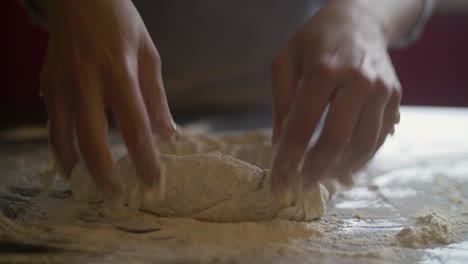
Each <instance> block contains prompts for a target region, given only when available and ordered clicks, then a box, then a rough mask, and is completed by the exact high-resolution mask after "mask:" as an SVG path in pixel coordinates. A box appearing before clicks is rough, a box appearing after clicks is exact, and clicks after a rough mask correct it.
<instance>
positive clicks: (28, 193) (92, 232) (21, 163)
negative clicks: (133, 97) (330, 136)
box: [0, 108, 468, 263]
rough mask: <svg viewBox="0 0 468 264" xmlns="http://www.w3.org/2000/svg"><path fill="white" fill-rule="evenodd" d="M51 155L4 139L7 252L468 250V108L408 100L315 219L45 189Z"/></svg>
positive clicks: (403, 256) (58, 258) (2, 226)
mask: <svg viewBox="0 0 468 264" xmlns="http://www.w3.org/2000/svg"><path fill="white" fill-rule="evenodd" d="M200 124H201V123H199V124H198V125H197V127H200ZM111 145H112V146H113V149H114V152H115V153H121V152H122V149H123V148H122V144H121V143H120V141H119V140H113V142H112V144H111ZM47 160H48V157H47V150H46V144H44V143H36V144H22V143H17V144H6V145H5V146H4V147H3V148H2V150H1V151H0V168H1V172H0V183H1V185H0V263H3V262H7V263H8V262H11V263H54V262H56V263H62V262H66V263H75V262H76V263H82V262H99V263H123V262H125V263H140V262H142V263H144V262H152V263H292V262H294V263H310V262H317V263H363V262H365V263H395V262H400V263H414V262H421V263H467V262H468V192H467V191H466V190H467V188H468V109H445V108H404V109H403V110H402V118H401V124H400V125H399V126H398V127H397V129H396V134H395V136H394V137H392V138H389V139H388V140H387V142H386V144H385V145H384V147H383V148H382V149H381V150H380V151H379V153H378V155H377V156H376V157H375V159H374V160H373V161H372V162H371V164H369V165H368V166H367V168H365V169H364V170H363V171H362V172H361V173H360V175H358V177H357V178H356V183H355V186H354V187H353V188H350V189H342V190H339V191H338V192H337V193H336V194H335V195H334V196H333V197H332V199H331V201H330V202H328V204H327V207H328V209H327V213H326V215H325V216H324V217H323V218H321V219H320V220H316V221H313V222H310V223H296V222H289V221H280V220H274V221H267V222H259V223H224V224H221V223H206V222H200V221H195V220H191V219H167V218H162V217H157V216H154V215H151V214H145V213H142V212H134V214H133V215H132V216H128V215H125V216H124V215H122V216H114V215H113V216H109V215H106V214H105V213H103V212H102V210H101V205H100V204H92V205H87V204H80V203H75V202H73V201H72V199H71V193H70V191H69V189H68V185H67V183H65V182H62V181H60V180H59V181H56V182H54V184H53V185H52V189H51V191H50V192H49V193H48V194H40V192H39V190H40V186H41V182H42V177H41V176H40V175H41V173H40V172H41V171H42V170H43V169H44V168H45V167H46V166H47V164H48V163H47Z"/></svg>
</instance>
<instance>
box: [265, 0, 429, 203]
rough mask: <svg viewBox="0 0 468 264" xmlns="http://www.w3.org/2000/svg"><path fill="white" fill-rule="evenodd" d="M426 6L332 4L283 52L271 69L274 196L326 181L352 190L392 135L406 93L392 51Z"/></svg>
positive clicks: (372, 1)
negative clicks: (354, 177) (355, 175)
mask: <svg viewBox="0 0 468 264" xmlns="http://www.w3.org/2000/svg"><path fill="white" fill-rule="evenodd" d="M423 7H424V1H423V0H407V1H406V0H405V1H403V0H401V1H397V0H329V1H327V2H326V3H325V5H324V6H323V7H322V9H321V10H320V11H319V12H318V13H317V14H315V15H314V16H313V17H311V18H310V19H309V20H308V21H307V22H306V23H305V24H304V25H303V26H302V28H300V29H299V30H298V31H297V33H296V34H295V35H294V36H293V37H292V38H291V39H290V40H289V42H288V43H287V44H286V45H285V46H284V48H283V49H282V50H280V52H279V53H278V55H277V56H276V58H275V59H274V61H273V64H272V84H273V87H272V91H273V115H274V116H273V123H274V125H273V144H274V146H275V147H274V149H275V150H276V151H275V153H274V158H273V163H272V177H271V181H272V183H271V185H272V192H273V193H274V194H277V195H278V194H284V193H288V192H289V191H291V188H292V186H293V185H296V184H298V183H299V182H302V186H303V187H304V188H305V190H308V188H309V187H310V186H311V184H312V183H314V182H317V181H318V180H320V179H321V178H324V177H334V178H337V179H338V180H339V181H341V182H342V183H347V182H348V183H349V180H350V179H351V175H352V174H353V172H355V171H357V170H359V169H360V168H361V167H362V166H363V165H365V164H366V163H367V161H368V160H369V159H370V158H372V156H373V155H374V154H375V152H376V151H377V150H378V149H379V147H380V146H381V145H382V144H383V142H384V141H385V138H386V136H387V134H389V133H392V130H393V128H394V124H395V123H397V122H398V118H399V112H398V107H399V104H400V99H401V94H402V92H401V85H400V82H399V80H398V77H397V76H396V73H395V70H394V68H393V66H392V63H391V61H390V58H389V55H388V52H387V48H388V47H389V46H391V45H392V44H394V43H397V42H398V41H399V40H400V39H401V38H403V37H405V36H406V35H407V34H408V33H409V32H410V31H411V29H412V28H413V26H414V25H415V23H416V22H417V21H418V19H419V17H420V16H421V13H422V10H423ZM327 108H328V109H329V110H328V114H327V116H326V119H325V124H324V127H323V130H322V132H321V134H320V136H319V138H318V141H317V143H316V144H314V145H313V146H311V147H308V144H309V141H310V139H311V137H312V134H313V133H314V131H315V129H316V128H317V124H318V122H319V120H320V118H321V116H322V115H323V114H324V112H325V111H326V109H327ZM301 162H303V166H302V168H300V167H301V166H300V164H301Z"/></svg>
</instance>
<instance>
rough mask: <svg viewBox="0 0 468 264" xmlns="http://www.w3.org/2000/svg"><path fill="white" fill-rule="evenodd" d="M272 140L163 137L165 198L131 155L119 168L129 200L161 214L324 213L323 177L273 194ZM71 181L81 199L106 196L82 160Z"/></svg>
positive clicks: (237, 217)
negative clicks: (144, 180) (283, 195)
mask: <svg viewBox="0 0 468 264" xmlns="http://www.w3.org/2000/svg"><path fill="white" fill-rule="evenodd" d="M242 142H245V143H242ZM268 142H269V140H268V139H267V137H265V136H263V135H261V134H259V133H257V134H252V133H250V134H247V135H239V136H233V135H231V136H227V137H225V138H223V137H214V136H211V137H210V136H207V135H185V136H184V138H183V139H182V140H179V141H177V142H175V143H172V142H168V141H163V140H158V141H157V145H158V149H159V150H160V153H161V154H162V155H161V157H160V163H161V172H162V175H163V176H164V179H165V183H164V184H165V186H164V187H165V190H166V193H165V197H164V199H161V198H159V197H158V192H157V190H148V189H146V188H145V186H143V185H142V184H141V183H140V181H139V180H138V177H137V175H136V171H135V169H134V167H133V165H132V162H131V159H130V158H129V157H128V156H127V155H124V156H123V157H121V158H120V159H119V160H118V161H117V162H116V168H117V174H118V176H119V177H121V178H122V180H123V182H124V184H125V188H126V190H127V192H126V196H125V198H124V200H125V203H126V204H128V205H130V206H131V207H134V208H138V209H141V210H143V211H146V212H151V213H154V214H156V215H160V216H166V217H190V218H194V219H197V220H204V221H214V222H241V221H262V220H269V219H287V220H294V221H310V220H313V219H317V218H319V217H321V216H322V215H323V214H324V213H325V203H326V201H327V200H328V199H329V193H328V191H327V190H326V188H325V187H324V186H323V185H321V184H319V183H317V184H315V185H314V186H313V187H312V188H311V189H310V191H308V192H307V193H303V192H302V190H301V189H300V186H298V190H297V191H294V192H293V195H292V196H291V199H288V200H280V199H274V197H272V196H271V191H270V173H269V170H267V169H265V168H268V167H269V162H270V160H271V147H270V145H269V143H268ZM71 186H72V192H73V195H74V199H75V200H76V201H86V202H96V201H100V200H102V199H103V197H102V195H101V193H100V191H99V188H97V186H96V185H95V184H94V181H93V180H92V178H91V177H90V176H89V175H88V173H87V172H86V169H85V168H84V166H82V165H79V166H77V167H76V168H75V169H74V170H73V172H72V175H71Z"/></svg>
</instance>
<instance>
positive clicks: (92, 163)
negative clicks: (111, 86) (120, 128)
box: [74, 65, 122, 195]
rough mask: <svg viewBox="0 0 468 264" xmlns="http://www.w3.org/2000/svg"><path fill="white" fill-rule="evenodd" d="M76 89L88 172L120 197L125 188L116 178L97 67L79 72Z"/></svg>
mask: <svg viewBox="0 0 468 264" xmlns="http://www.w3.org/2000/svg"><path fill="white" fill-rule="evenodd" d="M77 81H78V87H77V89H75V91H76V92H75V101H74V102H75V104H74V109H75V118H76V124H75V125H76V133H77V139H78V145H79V148H80V152H81V154H82V157H83V160H84V161H85V164H86V168H87V169H88V171H89V173H90V174H91V176H92V177H93V178H94V180H95V181H96V182H97V184H98V185H99V186H101V188H102V189H103V190H104V191H105V192H106V193H107V194H110V195H120V194H121V192H122V185H121V183H120V179H119V178H118V177H117V175H116V173H115V169H114V165H113V162H112V158H111V154H110V151H109V146H108V143H107V142H108V140H107V119H106V115H105V111H104V100H103V94H102V87H101V80H100V78H99V77H98V72H97V70H96V69H95V68H94V67H91V66H87V65H84V66H83V67H81V68H80V78H79V79H78V80H77Z"/></svg>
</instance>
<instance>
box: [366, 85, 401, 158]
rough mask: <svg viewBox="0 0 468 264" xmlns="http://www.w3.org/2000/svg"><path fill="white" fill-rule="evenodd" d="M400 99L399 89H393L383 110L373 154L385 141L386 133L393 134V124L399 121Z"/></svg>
mask: <svg viewBox="0 0 468 264" xmlns="http://www.w3.org/2000/svg"><path fill="white" fill-rule="evenodd" d="M400 101H401V92H400V90H394V91H393V93H392V95H391V97H390V99H389V101H388V104H387V106H386V108H385V111H384V117H383V122H382V130H381V132H380V135H379V139H378V140H377V144H376V147H375V149H374V151H373V154H372V156H373V155H375V153H376V152H377V150H379V148H380V147H381V146H382V145H383V143H384V142H385V139H386V138H387V135H388V134H393V131H394V129H395V124H397V123H399V122H400V112H399V106H400Z"/></svg>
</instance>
